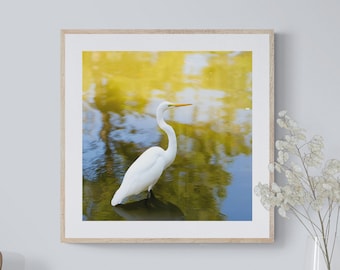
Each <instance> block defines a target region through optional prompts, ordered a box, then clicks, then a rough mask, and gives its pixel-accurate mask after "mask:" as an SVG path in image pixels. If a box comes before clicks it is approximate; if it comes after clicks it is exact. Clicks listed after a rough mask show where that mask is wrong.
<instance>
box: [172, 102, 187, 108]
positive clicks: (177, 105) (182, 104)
mask: <svg viewBox="0 0 340 270" xmlns="http://www.w3.org/2000/svg"><path fill="white" fill-rule="evenodd" d="M190 105H192V104H191V103H175V104H173V106H175V107H182V106H190Z"/></svg>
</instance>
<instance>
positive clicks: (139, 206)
mask: <svg viewBox="0 0 340 270" xmlns="http://www.w3.org/2000/svg"><path fill="white" fill-rule="evenodd" d="M112 208H113V209H114V211H115V212H116V214H118V215H119V216H120V217H122V218H123V219H125V220H131V221H136V220H184V214H183V212H182V211H181V210H180V209H179V208H178V207H177V206H176V205H174V204H172V203H170V202H166V201H161V200H159V199H157V198H156V197H155V196H154V195H153V193H152V192H150V195H149V196H148V198H147V199H143V200H140V201H136V202H131V203H126V204H119V205H117V206H116V207H112Z"/></svg>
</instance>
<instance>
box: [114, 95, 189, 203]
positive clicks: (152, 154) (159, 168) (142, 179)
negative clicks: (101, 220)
mask: <svg viewBox="0 0 340 270" xmlns="http://www.w3.org/2000/svg"><path fill="white" fill-rule="evenodd" d="M188 105H191V104H176V103H171V102H168V101H164V102H162V103H161V104H159V105H158V107H157V114H156V115H157V123H158V126H159V127H160V128H161V129H162V130H164V131H165V133H166V134H167V136H168V140H169V143H168V148H167V149H166V150H164V149H162V148H161V147H158V146H153V147H151V148H149V149H147V150H146V151H145V152H144V153H143V154H142V155H140V156H139V158H137V159H136V161H135V162H134V163H132V165H131V166H130V167H129V169H128V170H127V172H126V173H125V176H124V178H123V181H122V184H121V185H120V187H119V189H118V190H117V191H116V193H115V194H114V196H113V198H112V200H111V204H112V205H113V206H115V205H117V204H120V203H122V201H123V200H124V199H125V198H126V197H128V196H131V195H136V194H139V193H141V192H142V191H145V190H147V191H148V192H150V191H151V190H152V188H153V186H154V185H155V184H156V183H157V181H158V179H159V177H160V176H161V174H162V173H163V171H164V170H165V169H166V168H167V167H169V166H170V164H171V163H172V162H173V161H174V160H175V157H176V153H177V141H176V134H175V131H174V130H173V128H172V127H171V126H170V125H168V124H167V123H165V121H164V115H163V114H164V112H165V111H166V110H168V109H170V108H175V107H180V106H188Z"/></svg>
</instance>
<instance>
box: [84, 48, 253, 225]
mask: <svg viewBox="0 0 340 270" xmlns="http://www.w3.org/2000/svg"><path fill="white" fill-rule="evenodd" d="M251 67H252V54H251V52H83V219H84V220H230V221H233V220H237V221H248V220H251V219H252V179H251V177H252V91H251V89H252V80H251V78H252V76H251V75H252V74H251V71H252V70H251ZM164 100H168V101H171V102H180V103H192V104H193V105H192V106H188V107H180V108H176V109H175V110H171V111H168V112H167V113H166V114H165V120H166V122H167V123H168V124H170V125H171V126H172V127H173V128H174V130H175V132H176V136H177V144H178V148H177V155H176V159H175V161H174V162H173V164H172V165H171V166H170V167H169V168H168V169H166V170H165V171H164V172H163V174H162V176H161V177H160V179H159V181H158V182H157V184H156V185H155V186H154V188H153V196H152V197H151V198H150V199H148V200H146V196H147V194H146V192H143V193H141V194H139V195H136V196H133V197H131V198H129V199H128V201H127V202H125V204H124V205H122V206H118V207H112V206H111V199H112V196H113V194H114V193H115V191H116V190H117V189H118V188H119V186H120V183H121V181H122V179H123V177H124V174H125V172H126V170H127V168H128V167H129V166H130V165H131V164H132V163H133V161H134V160H135V159H136V158H137V157H138V156H139V155H141V154H142V153H143V152H144V151H145V150H146V149H147V148H149V147H151V146H155V145H157V146H161V147H162V148H163V149H165V148H166V147H167V143H168V139H167V135H166V134H165V133H164V132H163V131H162V130H161V129H159V127H158V126H157V122H156V117H155V112H156V108H157V106H158V104H159V103H161V102H162V101H164Z"/></svg>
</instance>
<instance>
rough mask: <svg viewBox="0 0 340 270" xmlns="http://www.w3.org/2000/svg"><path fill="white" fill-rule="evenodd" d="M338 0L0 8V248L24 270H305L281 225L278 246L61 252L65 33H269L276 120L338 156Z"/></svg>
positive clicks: (103, 247) (63, 1)
mask: <svg viewBox="0 0 340 270" xmlns="http://www.w3.org/2000/svg"><path fill="white" fill-rule="evenodd" d="M339 11H340V2H339V1H337V0H285V1H272V0H258V1H253V0H237V1H236V0H235V1H232V0H224V1H223V0H209V1H205V0H186V1H183V0H171V1H170V0H168V1H157V0H144V1H139V0H125V1H117V0H111V1H105V0H96V1H94V0H81V1H80V0H73V1H70V0H59V1H42V0H30V1H23V0H14V1H1V2H0V93H1V95H0V97H1V98H0V123H1V133H0V134H1V135H0V164H1V167H0V250H6V251H12V252H18V253H20V254H22V255H24V256H25V258H26V269H27V270H71V269H83V270H87V269H88V270H90V269H91V270H92V269H102V270H105V269H118V268H121V269H134V268H138V269H148V270H149V269H163V270H168V269H174V268H175V269H185V268H190V269H197V270H199V269H207V268H210V269H220V268H224V269H238V270H246V269H247V270H249V269H268V270H269V269H276V270H286V269H292V270H293V269H302V268H303V262H304V248H305V242H306V238H307V234H306V232H305V231H304V230H303V229H302V228H301V226H300V225H299V223H298V222H297V221H295V220H294V219H290V220H284V219H283V218H281V217H278V216H277V217H276V224H275V230H276V233H275V235H276V241H275V243H274V244H137V245H134V244H63V243H60V202H59V199H60V160H59V157H60V155H59V152H60V139H59V138H60V29H63V28H64V29H67V28H72V29H84V28H91V29H98V28H117V29H136V28H142V29H144V28H167V29H171V28H179V29H181V28H198V29H201V28H204V29H206V28H225V29H244V28H248V29H249V28H250V29H274V30H275V33H276V37H275V42H276V45H275V50H276V52H275V54H276V55H275V69H276V71H275V92H276V94H275V98H276V100H275V105H276V112H278V111H280V110H282V109H287V110H288V111H289V112H290V115H292V116H293V117H294V118H295V119H297V121H298V122H299V123H300V124H301V125H302V126H304V127H305V128H306V129H307V130H308V131H309V133H310V134H311V135H312V134H320V135H322V136H323V137H324V138H325V142H326V143H325V144H326V156H327V157H329V158H331V157H337V158H340V143H339V138H340V122H339V116H340V108H339V101H340V86H339V85H340V49H339V48H340V37H339V34H340V16H339Z"/></svg>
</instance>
